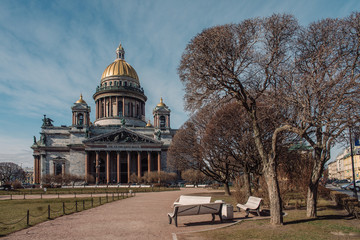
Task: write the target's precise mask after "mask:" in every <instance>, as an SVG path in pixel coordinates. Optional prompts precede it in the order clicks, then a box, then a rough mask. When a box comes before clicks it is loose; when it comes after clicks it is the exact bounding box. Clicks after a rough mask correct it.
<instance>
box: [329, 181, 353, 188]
mask: <svg viewBox="0 0 360 240" xmlns="http://www.w3.org/2000/svg"><path fill="white" fill-rule="evenodd" d="M346 183H350V181H349V180H348V179H341V180H336V181H334V182H333V183H332V185H334V186H337V187H339V186H340V185H342V184H346Z"/></svg>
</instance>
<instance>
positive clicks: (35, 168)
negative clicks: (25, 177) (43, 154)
mask: <svg viewBox="0 0 360 240" xmlns="http://www.w3.org/2000/svg"><path fill="white" fill-rule="evenodd" d="M37 173H38V170H37V157H36V156H34V174H33V175H34V176H33V178H34V180H33V182H34V184H36V183H38V182H37Z"/></svg>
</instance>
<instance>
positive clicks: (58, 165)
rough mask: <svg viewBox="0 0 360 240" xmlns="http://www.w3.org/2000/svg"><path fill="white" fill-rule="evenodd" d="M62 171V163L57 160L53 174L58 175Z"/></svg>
mask: <svg viewBox="0 0 360 240" xmlns="http://www.w3.org/2000/svg"><path fill="white" fill-rule="evenodd" d="M61 173H62V164H61V163H59V162H57V163H55V175H60V174H61Z"/></svg>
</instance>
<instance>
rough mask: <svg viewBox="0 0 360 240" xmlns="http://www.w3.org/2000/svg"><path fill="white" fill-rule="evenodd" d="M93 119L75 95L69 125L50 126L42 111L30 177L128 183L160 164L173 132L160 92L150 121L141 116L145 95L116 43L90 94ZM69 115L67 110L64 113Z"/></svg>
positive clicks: (161, 167)
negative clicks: (111, 59) (79, 178)
mask: <svg viewBox="0 0 360 240" xmlns="http://www.w3.org/2000/svg"><path fill="white" fill-rule="evenodd" d="M93 98H94V101H95V121H93V122H91V121H90V111H91V109H90V107H89V106H88V104H87V103H86V101H85V100H84V99H83V97H82V95H80V99H79V100H77V101H76V102H75V103H74V105H73V106H72V107H71V109H72V125H71V126H63V125H62V126H54V125H53V124H52V122H53V121H52V120H51V119H50V118H47V117H46V115H44V119H43V125H42V127H41V132H40V139H39V140H38V141H37V140H36V137H34V143H33V145H32V146H31V148H32V149H33V156H34V183H36V184H40V183H41V182H42V180H41V179H42V177H43V176H45V175H59V174H61V175H65V174H71V175H78V176H83V177H84V181H85V182H86V183H88V184H112V183H118V184H120V183H129V182H130V181H131V180H130V176H131V175H132V174H136V176H138V177H141V176H143V175H144V173H146V172H151V171H158V172H160V171H162V170H165V169H166V155H167V150H168V148H169V146H170V143H171V140H172V138H173V136H174V134H175V132H176V130H173V129H171V128H170V109H169V107H168V106H166V104H165V103H164V102H163V99H162V98H160V102H159V104H157V105H156V106H155V108H154V110H153V117H154V121H153V125H152V124H151V123H150V121H148V122H146V120H145V102H146V100H147V97H146V95H145V93H144V89H143V88H142V87H141V85H140V81H139V77H138V75H137V73H136V71H135V69H134V68H133V67H132V66H131V65H130V64H128V63H127V62H126V61H125V50H124V48H123V47H122V46H121V44H120V45H119V47H118V48H117V49H116V59H115V61H114V62H113V63H111V64H110V65H109V66H107V67H106V69H105V70H104V72H103V74H102V76H101V81H100V85H98V86H97V87H96V91H95V93H94V95H93ZM69 117H70V116H69Z"/></svg>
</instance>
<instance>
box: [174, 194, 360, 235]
mask: <svg viewBox="0 0 360 240" xmlns="http://www.w3.org/2000/svg"><path fill="white" fill-rule="evenodd" d="M212 196H213V198H212V199H223V200H225V201H226V202H229V203H232V204H234V200H232V198H231V197H228V199H224V198H227V197H226V196H221V193H216V194H215V195H212ZM285 212H286V213H287V215H286V216H285V217H284V225H283V226H271V225H270V224H269V219H266V220H256V221H242V222H240V223H238V224H235V225H233V226H230V227H226V228H222V229H217V230H212V231H206V232H199V233H190V234H179V235H178V236H177V238H178V239H179V240H189V239H200V240H201V239H215V240H216V239H218V240H230V239H231V240H232V239H271V240H280V239H286V240H291V239H304V240H307V239H308V240H310V239H311V240H313V239H360V221H359V220H357V219H356V218H355V217H353V216H349V215H348V213H347V212H346V211H345V210H343V209H339V208H337V207H335V203H334V202H332V201H329V200H324V199H321V201H319V206H318V217H317V218H310V219H309V218H307V217H306V209H305V208H304V207H303V208H301V209H298V210H297V209H292V210H285Z"/></svg>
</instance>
